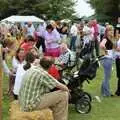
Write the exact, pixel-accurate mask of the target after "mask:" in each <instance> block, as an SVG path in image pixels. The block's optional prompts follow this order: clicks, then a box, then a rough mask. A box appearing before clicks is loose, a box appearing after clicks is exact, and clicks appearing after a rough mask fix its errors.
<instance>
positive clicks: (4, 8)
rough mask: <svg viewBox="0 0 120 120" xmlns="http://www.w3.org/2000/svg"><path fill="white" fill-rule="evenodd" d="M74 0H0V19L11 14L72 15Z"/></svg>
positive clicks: (60, 16)
mask: <svg viewBox="0 0 120 120" xmlns="http://www.w3.org/2000/svg"><path fill="white" fill-rule="evenodd" d="M75 2H76V1H75V0H0V19H2V18H5V17H8V16H11V15H36V16H38V17H44V16H46V17H47V19H54V18H59V19H63V18H64V19H65V18H72V17H74V16H73V14H74V13H75V11H74V8H73V6H74V5H75Z"/></svg>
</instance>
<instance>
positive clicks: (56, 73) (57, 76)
mask: <svg viewBox="0 0 120 120" xmlns="http://www.w3.org/2000/svg"><path fill="white" fill-rule="evenodd" d="M48 73H49V74H50V75H51V76H53V77H54V78H55V79H57V80H59V79H60V74H59V71H58V69H57V68H56V66H55V65H54V64H53V65H52V66H51V67H50V68H49V70H48Z"/></svg>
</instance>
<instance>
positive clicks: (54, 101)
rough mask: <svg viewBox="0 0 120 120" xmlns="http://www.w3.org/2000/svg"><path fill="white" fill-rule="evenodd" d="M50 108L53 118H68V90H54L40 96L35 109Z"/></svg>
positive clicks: (61, 119) (55, 119) (65, 119)
mask: <svg viewBox="0 0 120 120" xmlns="http://www.w3.org/2000/svg"><path fill="white" fill-rule="evenodd" d="M48 107H49V108H51V110H52V111H53V116H54V120H68V92H65V91H61V90H58V91H55V92H51V93H47V94H45V95H43V96H42V97H41V101H40V104H39V105H38V107H37V110H40V109H44V108H48Z"/></svg>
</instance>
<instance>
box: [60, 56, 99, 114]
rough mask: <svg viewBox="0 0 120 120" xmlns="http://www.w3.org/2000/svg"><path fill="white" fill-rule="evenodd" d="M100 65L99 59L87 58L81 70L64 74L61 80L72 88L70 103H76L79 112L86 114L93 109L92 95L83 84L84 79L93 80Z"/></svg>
mask: <svg viewBox="0 0 120 120" xmlns="http://www.w3.org/2000/svg"><path fill="white" fill-rule="evenodd" d="M98 66H99V65H98V60H96V59H95V60H91V59H89V58H86V59H85V60H84V61H83V63H82V65H81V67H80V70H79V71H76V72H74V73H69V74H63V75H62V78H61V82H62V83H64V84H66V85H67V86H68V88H69V89H70V90H71V99H70V103H71V104H74V105H75V109H76V111H77V112H79V113H82V114H85V113H89V112H90V111H91V100H92V98H91V95H90V94H89V93H87V92H85V91H83V88H82V85H83V83H84V81H89V80H92V79H93V78H94V77H95V76H96V71H97V68H98ZM73 67H74V66H73ZM66 69H67V67H66ZM71 69H72V67H71ZM64 70H65V69H64ZM62 72H63V71H62Z"/></svg>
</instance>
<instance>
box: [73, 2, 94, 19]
mask: <svg viewBox="0 0 120 120" xmlns="http://www.w3.org/2000/svg"><path fill="white" fill-rule="evenodd" d="M75 11H76V14H77V15H78V16H79V17H82V16H91V15H93V14H94V10H93V9H92V8H91V7H90V5H89V4H87V3H86V2H85V0H78V2H77V3H76V6H75Z"/></svg>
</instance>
